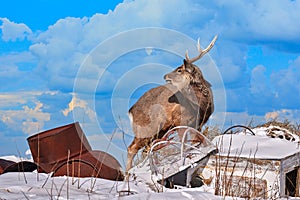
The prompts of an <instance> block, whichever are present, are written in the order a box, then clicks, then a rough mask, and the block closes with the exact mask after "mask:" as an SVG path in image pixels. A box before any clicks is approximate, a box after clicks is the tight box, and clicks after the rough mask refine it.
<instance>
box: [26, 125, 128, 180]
mask: <svg viewBox="0 0 300 200" xmlns="http://www.w3.org/2000/svg"><path fill="white" fill-rule="evenodd" d="M27 141H28V144H29V146H30V150H31V153H32V156H33V159H34V161H35V162H36V163H37V164H38V171H39V172H44V173H50V172H54V174H53V175H54V176H62V175H69V176H77V177H92V176H93V177H98V178H105V179H109V180H121V179H123V173H122V170H121V165H120V164H119V163H118V161H117V160H116V159H115V158H114V157H112V156H111V155H109V154H107V153H104V152H101V151H93V150H92V148H91V146H90V144H89V142H88V140H87V138H86V136H85V134H84V132H83V131H82V129H81V127H80V125H79V123H78V122H76V123H72V124H69V125H65V126H61V127H58V128H54V129H51V130H48V131H44V132H41V133H38V134H36V135H33V136H31V137H29V138H27Z"/></svg>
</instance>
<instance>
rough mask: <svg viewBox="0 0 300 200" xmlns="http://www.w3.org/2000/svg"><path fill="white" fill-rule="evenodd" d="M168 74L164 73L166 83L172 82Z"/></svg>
mask: <svg viewBox="0 0 300 200" xmlns="http://www.w3.org/2000/svg"><path fill="white" fill-rule="evenodd" d="M168 75H169V74H166V75H164V79H165V81H166V82H167V83H172V79H171V78H170V77H169V76H168Z"/></svg>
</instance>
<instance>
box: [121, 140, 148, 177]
mask: <svg viewBox="0 0 300 200" xmlns="http://www.w3.org/2000/svg"><path fill="white" fill-rule="evenodd" d="M146 143H147V140H146V139H145V138H143V139H139V138H136V137H135V138H134V140H133V141H132V143H131V144H130V145H129V147H128V148H127V164H126V179H127V180H128V176H129V173H128V171H129V170H130V169H131V168H132V162H133V158H134V157H135V155H136V154H137V152H138V151H139V150H140V149H141V148H143V147H144V146H145V145H146Z"/></svg>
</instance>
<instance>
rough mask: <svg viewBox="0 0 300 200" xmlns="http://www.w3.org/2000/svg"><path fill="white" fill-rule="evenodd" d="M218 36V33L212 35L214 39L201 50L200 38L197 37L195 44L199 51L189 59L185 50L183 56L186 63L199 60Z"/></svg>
mask: <svg viewBox="0 0 300 200" xmlns="http://www.w3.org/2000/svg"><path fill="white" fill-rule="evenodd" d="M217 38H218V35H216V36H215V37H214V39H213V40H212V41H211V42H210V44H209V45H208V46H207V47H206V49H204V50H202V49H201V47H200V39H199V38H198V45H197V48H198V51H199V55H198V56H196V57H194V58H192V59H190V58H189V55H188V50H186V53H185V58H186V61H187V62H188V63H193V62H195V61H197V60H199V59H200V58H202V56H204V55H205V54H206V53H207V52H209V51H210V49H211V48H212V47H213V46H214V44H215V42H216V40H217Z"/></svg>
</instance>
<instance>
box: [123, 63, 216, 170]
mask: <svg viewBox="0 0 300 200" xmlns="http://www.w3.org/2000/svg"><path fill="white" fill-rule="evenodd" d="M164 79H165V80H166V81H167V84H165V85H161V86H158V87H156V88H153V89H151V90H149V91H147V92H146V93H145V94H144V95H143V96H142V97H141V98H140V99H139V100H138V101H137V102H136V103H135V104H134V105H133V106H132V107H131V108H130V110H129V116H130V117H131V120H132V121H131V123H132V128H133V132H134V133H135V138H134V140H133V142H132V143H131V145H130V146H129V147H128V158H127V166H126V172H128V170H129V169H130V168H131V167H132V160H133V158H134V156H135V155H136V153H137V152H138V150H139V149H141V148H142V147H145V146H149V145H150V143H151V142H152V141H153V140H154V139H158V138H161V137H162V136H163V135H164V134H165V133H166V132H167V131H168V130H169V129H171V128H173V127H175V126H179V125H185V126H190V127H193V128H196V129H198V130H201V128H202V126H203V125H204V124H205V123H206V122H207V120H208V119H209V117H210V115H211V114H212V113H213V110H214V104H213V94H212V91H211V88H210V87H211V85H210V84H209V83H208V82H207V81H206V80H205V79H204V77H203V75H202V72H201V71H200V69H199V68H198V67H197V66H196V65H193V64H191V63H188V62H187V61H186V60H184V64H183V65H181V66H180V67H178V68H177V69H175V70H174V71H173V72H171V73H169V74H166V75H165V76H164Z"/></svg>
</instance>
